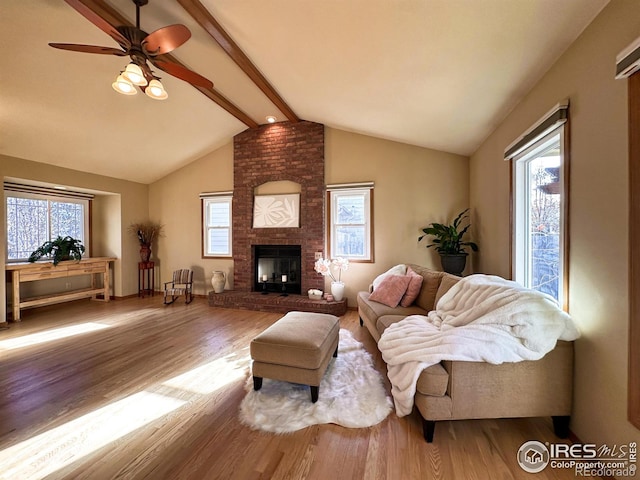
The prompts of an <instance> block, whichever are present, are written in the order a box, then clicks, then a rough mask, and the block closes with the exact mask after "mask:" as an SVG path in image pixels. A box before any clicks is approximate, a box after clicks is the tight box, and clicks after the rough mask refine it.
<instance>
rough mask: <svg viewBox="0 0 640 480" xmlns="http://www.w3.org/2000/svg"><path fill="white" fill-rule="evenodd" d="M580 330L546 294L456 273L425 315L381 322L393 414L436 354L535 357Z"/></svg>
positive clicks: (409, 404)
mask: <svg viewBox="0 0 640 480" xmlns="http://www.w3.org/2000/svg"><path fill="white" fill-rule="evenodd" d="M579 336H580V333H579V331H578V329H577V328H576V326H575V325H574V323H573V321H572V319H571V317H570V316H569V315H568V314H567V313H566V312H564V311H562V310H561V309H560V308H558V304H557V302H556V301H555V299H553V298H552V297H550V296H548V295H545V294H542V293H539V292H536V291H534V290H530V289H526V288H523V287H521V286H520V285H519V284H517V283H515V282H512V281H509V280H505V279H504V278H501V277H496V276H492V275H471V276H468V277H465V278H463V279H461V280H460V281H459V282H458V283H456V284H455V285H454V286H453V287H451V289H450V290H449V291H448V292H447V293H446V294H445V295H443V296H442V298H441V299H440V300H439V301H438V304H437V305H436V308H435V310H433V311H431V312H429V315H428V316H423V315H411V316H409V317H407V318H405V319H404V320H401V321H400V322H397V323H394V324H392V325H391V326H389V328H387V329H386V330H385V331H384V333H383V334H382V337H381V338H380V341H379V343H378V348H379V349H380V351H381V352H382V357H383V358H384V361H385V362H386V363H387V367H388V376H389V380H390V381H391V386H392V388H391V393H392V395H393V399H394V402H395V406H396V414H397V415H398V416H399V417H402V416H405V415H408V414H410V413H411V411H412V409H413V397H414V395H415V392H416V382H417V381H418V377H419V376H420V373H421V372H422V370H424V369H425V368H427V367H429V366H431V365H435V364H436V363H439V362H440V361H442V360H462V361H469V362H488V363H492V364H500V363H503V362H519V361H523V360H539V359H540V358H542V357H543V356H544V355H545V354H546V353H548V352H550V351H551V350H553V348H555V345H556V342H557V340H566V341H571V340H575V339H576V338H578V337H579Z"/></svg>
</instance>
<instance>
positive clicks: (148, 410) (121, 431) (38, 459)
mask: <svg viewBox="0 0 640 480" xmlns="http://www.w3.org/2000/svg"><path fill="white" fill-rule="evenodd" d="M59 330H63V329H59ZM248 364H249V356H248V354H245V355H242V356H239V355H237V354H235V353H232V354H229V355H226V356H225V357H222V358H218V359H215V360H213V361H211V362H208V363H205V364H204V365H200V366H199V367H196V368H193V369H192V370H189V371H188V372H185V373H182V374H180V375H177V376H175V377H173V378H170V379H168V380H166V381H163V382H161V383H159V384H157V385H155V386H153V387H151V388H148V389H147V390H145V391H142V392H139V393H136V394H134V395H131V396H129V397H126V398H124V399H122V400H119V401H117V402H115V403H112V404H110V405H107V406H105V407H102V408H100V409H98V410H96V411H94V412H91V413H89V414H87V415H84V416H82V417H80V418H77V419H75V420H72V421H70V422H67V423H65V424H64V425H61V426H59V427H56V428H54V429H52V430H49V431H47V432H45V433H42V434H40V435H37V436H35V437H32V438H30V439H28V440H25V441H23V442H20V443H18V444H16V445H13V446H11V447H8V448H6V449H5V450H2V451H0V465H2V469H1V470H0V480H9V479H11V480H13V479H17V478H20V479H27V478H28V479H33V480H40V479H43V478H45V477H46V476H47V475H51V474H52V473H54V472H56V471H58V470H60V469H62V468H64V467H66V466H67V465H70V464H72V463H74V462H78V461H79V460H81V459H82V458H83V457H85V456H87V455H89V454H91V453H92V452H95V451H96V450H98V449H100V448H102V447H104V446H106V445H108V444H109V443H111V442H114V441H116V440H118V439H119V438H122V437H124V436H125V435H127V434H129V433H131V432H133V431H134V430H136V429H139V428H141V427H144V426H145V425H146V424H148V423H150V422H152V421H154V420H157V419H160V418H161V417H164V416H166V415H167V414H169V413H171V412H173V411H174V410H177V409H178V408H180V407H182V406H183V405H196V406H197V405H198V403H199V402H198V400H206V398H207V397H206V396H207V395H210V394H213V393H214V392H216V391H217V390H219V389H221V388H222V387H224V386H225V385H227V384H229V383H231V382H233V381H235V380H237V379H239V378H242V377H244V376H245V375H246V368H247V366H248ZM166 387H171V388H172V389H176V390H179V392H175V393H172V394H164V393H162V390H163V388H165V389H166Z"/></svg>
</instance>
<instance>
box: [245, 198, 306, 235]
mask: <svg viewBox="0 0 640 480" xmlns="http://www.w3.org/2000/svg"><path fill="white" fill-rule="evenodd" d="M298 227H300V194H299V193H290V194H286V195H256V196H255V197H254V198H253V228H298Z"/></svg>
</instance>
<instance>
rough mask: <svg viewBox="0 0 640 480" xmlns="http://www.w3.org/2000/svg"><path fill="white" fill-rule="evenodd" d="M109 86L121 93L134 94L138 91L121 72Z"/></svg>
mask: <svg viewBox="0 0 640 480" xmlns="http://www.w3.org/2000/svg"><path fill="white" fill-rule="evenodd" d="M111 86H112V87H113V89H114V90H115V91H116V92H118V93H121V94H123V95H135V94H136V93H138V92H136V88H135V87H134V86H133V83H131V82H130V81H129V80H127V79H126V78H125V77H124V75H122V74H120V75H118V78H116V81H115V82H113V83H112V84H111Z"/></svg>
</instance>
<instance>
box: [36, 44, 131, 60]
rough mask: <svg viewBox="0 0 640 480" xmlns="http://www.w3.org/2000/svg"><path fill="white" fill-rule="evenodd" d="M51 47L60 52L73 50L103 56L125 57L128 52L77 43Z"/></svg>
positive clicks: (52, 45) (51, 45)
mask: <svg viewBox="0 0 640 480" xmlns="http://www.w3.org/2000/svg"><path fill="white" fill-rule="evenodd" d="M49 46H50V47H53V48H59V49H60V50H71V51H73V52H84V53H101V54H103V55H118V56H119V57H124V56H126V55H127V53H126V52H123V51H122V50H118V49H117V48H111V47H100V46H98V45H79V44H77V43H50V44H49Z"/></svg>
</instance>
